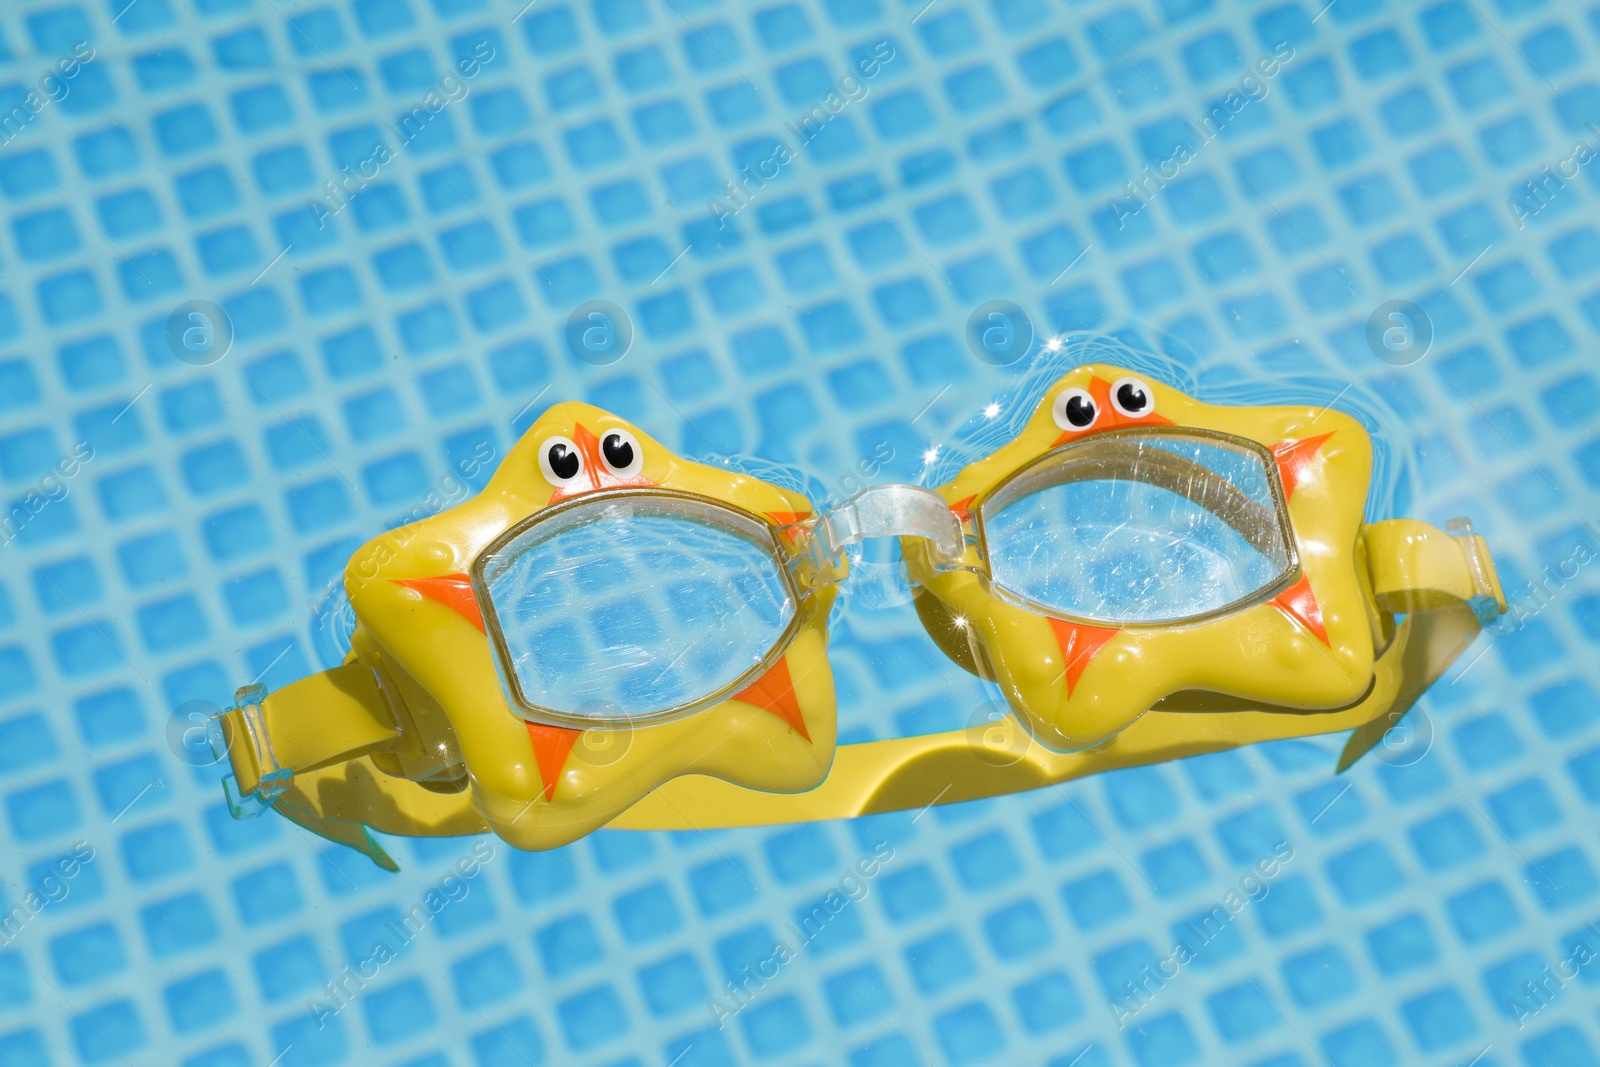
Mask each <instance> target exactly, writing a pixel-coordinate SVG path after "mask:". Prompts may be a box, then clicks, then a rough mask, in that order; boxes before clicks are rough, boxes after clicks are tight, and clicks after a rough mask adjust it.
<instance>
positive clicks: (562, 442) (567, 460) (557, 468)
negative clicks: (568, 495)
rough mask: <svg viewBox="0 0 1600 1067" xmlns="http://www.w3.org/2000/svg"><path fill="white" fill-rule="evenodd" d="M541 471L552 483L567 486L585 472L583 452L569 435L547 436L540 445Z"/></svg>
mask: <svg viewBox="0 0 1600 1067" xmlns="http://www.w3.org/2000/svg"><path fill="white" fill-rule="evenodd" d="M539 473H540V474H543V475H544V476H545V480H546V481H548V482H549V483H550V484H551V485H554V486H559V487H562V488H564V487H566V486H569V485H571V484H572V483H573V482H575V481H577V480H578V476H579V475H580V474H582V473H583V454H582V453H581V452H579V451H578V446H577V445H576V444H574V443H573V442H572V439H571V438H568V437H546V438H545V439H544V444H542V445H540V446H539Z"/></svg>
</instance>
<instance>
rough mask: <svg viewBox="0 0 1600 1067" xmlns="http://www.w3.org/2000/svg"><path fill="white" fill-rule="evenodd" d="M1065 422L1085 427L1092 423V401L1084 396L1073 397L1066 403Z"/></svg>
mask: <svg viewBox="0 0 1600 1067" xmlns="http://www.w3.org/2000/svg"><path fill="white" fill-rule="evenodd" d="M1066 410H1067V421H1068V422H1070V423H1072V425H1074V426H1087V425H1089V424H1090V423H1091V422H1093V421H1094V401H1093V400H1090V399H1089V398H1088V397H1086V396H1075V397H1073V398H1072V399H1071V400H1068V401H1067V409H1066Z"/></svg>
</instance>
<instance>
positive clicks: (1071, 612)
mask: <svg viewBox="0 0 1600 1067" xmlns="http://www.w3.org/2000/svg"><path fill="white" fill-rule="evenodd" d="M1219 437H1220V435H1219ZM1219 437H1215V438H1214V437H1200V436H1198V435H1190V434H1183V433H1171V434H1166V433H1157V432H1151V431H1140V432H1139V433H1137V435H1133V434H1106V435H1103V436H1097V437H1094V438H1087V439H1085V440H1084V441H1083V442H1081V443H1077V444H1073V445H1070V446H1068V447H1067V448H1064V449H1061V450H1059V451H1057V452H1054V453H1051V454H1050V455H1049V456H1047V457H1045V459H1044V460H1043V461H1041V462H1040V463H1038V464H1035V465H1034V466H1033V467H1030V468H1027V469H1026V470H1024V471H1022V472H1020V473H1019V475H1018V476H1017V477H1016V478H1014V479H1013V480H1012V482H1010V483H1008V485H1006V486H1005V487H1003V488H1002V489H1001V490H1000V491H999V492H997V493H996V494H995V496H994V497H993V498H992V499H991V500H990V501H989V502H987V503H985V505H984V507H983V509H982V515H981V517H982V523H983V532H984V539H985V546H986V548H987V552H988V561H989V567H990V574H991V576H992V578H993V580H994V584H995V586H996V587H997V588H998V590H999V591H1000V592H1002V593H1004V594H1007V595H1008V596H1009V597H1010V598H1012V599H1015V600H1017V601H1020V602H1022V603H1024V604H1027V605H1030V606H1033V607H1036V608H1039V609H1042V610H1043V611H1044V612H1046V613H1047V614H1052V615H1059V616H1065V617H1068V618H1078V619H1086V620H1090V621H1096V622H1104V623H1110V624H1117V625H1128V624H1139V623H1144V624H1151V623H1171V622H1180V621H1183V620H1187V619H1194V618H1199V617H1203V616H1207V615H1212V614H1216V613H1219V612H1222V611H1226V610H1229V609H1232V608H1235V607H1238V606H1242V605H1244V604H1246V603H1249V602H1252V601H1253V600H1255V599H1258V598H1259V597H1260V596H1262V595H1263V594H1264V593H1265V592H1266V591H1268V590H1270V589H1272V588H1274V587H1275V586H1277V585H1279V584H1280V583H1281V582H1283V581H1284V580H1285V579H1286V578H1287V577H1288V576H1289V575H1290V574H1292V573H1293V571H1294V568H1295V559H1294V555H1293V550H1292V549H1291V547H1290V542H1289V538H1288V531H1287V528H1286V522H1285V520H1284V518H1283V512H1282V508H1281V504H1280V502H1279V498H1278V497H1277V495H1275V493H1274V483H1273V482H1272V481H1271V478H1272V477H1273V476H1274V475H1273V472H1272V469H1271V468H1270V467H1269V466H1268V463H1269V461H1270V457H1269V456H1268V454H1267V453H1266V452H1265V451H1264V450H1262V449H1260V448H1258V447H1256V446H1253V445H1248V444H1247V443H1245V442H1240V443H1239V444H1237V445H1235V444H1233V443H1231V442H1229V441H1227V440H1222V439H1219Z"/></svg>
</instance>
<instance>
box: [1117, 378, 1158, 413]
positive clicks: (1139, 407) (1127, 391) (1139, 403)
mask: <svg viewBox="0 0 1600 1067" xmlns="http://www.w3.org/2000/svg"><path fill="white" fill-rule="evenodd" d="M1117 403H1119V404H1121V405H1122V410H1123V411H1143V410H1144V409H1145V408H1146V407H1147V406H1148V405H1149V403H1150V398H1149V397H1148V396H1146V395H1145V392H1144V390H1143V389H1140V388H1139V387H1138V386H1137V385H1134V384H1133V383H1132V382H1123V383H1122V385H1120V386H1119V387H1118V388H1117Z"/></svg>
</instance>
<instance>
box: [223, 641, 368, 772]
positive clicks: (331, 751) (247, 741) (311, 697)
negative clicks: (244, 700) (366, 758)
mask: <svg viewBox="0 0 1600 1067" xmlns="http://www.w3.org/2000/svg"><path fill="white" fill-rule="evenodd" d="M307 708H316V709H317V713H316V716H315V718H314V719H313V720H312V723H313V724H314V727H315V728H313V729H307V725H308V723H307V719H306V710H305V709H307ZM222 730H223V735H224V737H225V738H226V739H227V742H228V751H229V752H230V753H232V754H233V755H234V761H233V766H234V775H235V777H236V778H237V779H238V782H239V790H240V792H242V793H247V794H248V793H253V792H255V790H256V787H257V786H258V785H260V783H261V779H262V778H265V777H268V776H270V775H272V774H273V773H274V772H276V771H280V770H288V771H292V772H293V773H295V774H302V773H304V772H306V771H313V770H316V769H317V768H319V767H326V766H329V765H331V764H334V763H341V762H344V761H345V760H350V759H354V758H356V757H358V756H363V755H365V754H366V753H368V752H371V751H373V750H375V749H378V748H381V747H383V746H385V745H388V744H391V743H392V742H394V741H395V740H396V739H397V738H399V736H400V730H399V728H398V727H396V726H395V724H394V720H393V718H392V717H391V716H390V714H389V708H388V705H387V704H386V703H385V701H384V699H383V694H382V692H381V691H380V690H379V688H378V680H377V676H376V675H375V674H373V672H372V668H370V667H367V666H364V665H362V664H359V663H351V664H347V665H345V666H343V667H335V668H334V669H333V670H331V671H323V672H321V673H320V674H313V675H310V676H308V677H305V678H302V679H300V680H299V681H298V682H294V683H293V684H291V685H287V686H284V687H283V688H282V689H280V690H278V691H277V692H275V693H273V694H272V695H271V696H269V697H267V698H266V699H264V700H262V701H260V702H259V703H255V704H246V705H243V706H241V707H237V708H230V709H229V710H228V711H227V712H226V713H224V714H223V716H222Z"/></svg>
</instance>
